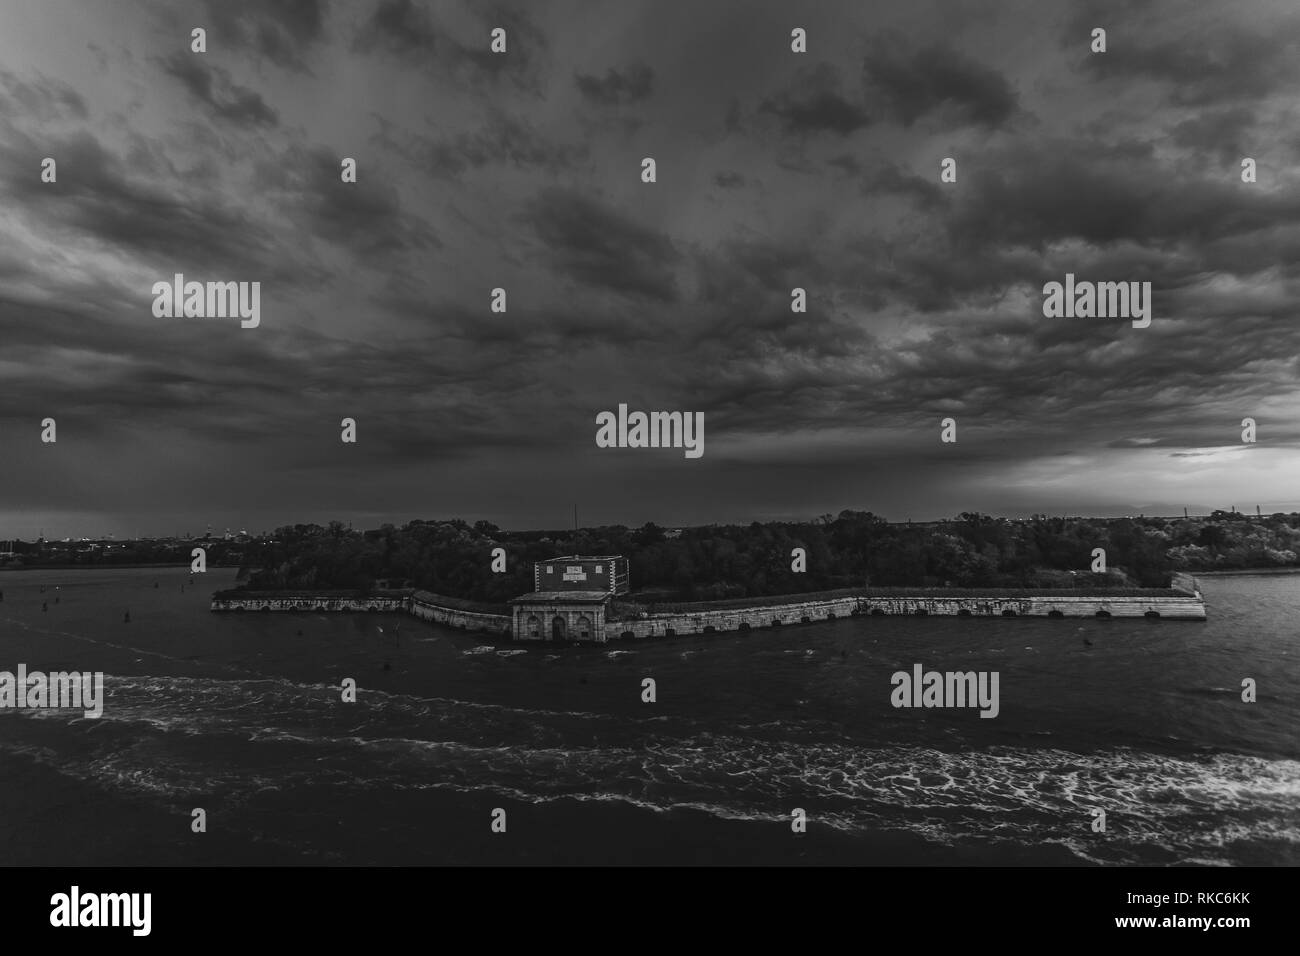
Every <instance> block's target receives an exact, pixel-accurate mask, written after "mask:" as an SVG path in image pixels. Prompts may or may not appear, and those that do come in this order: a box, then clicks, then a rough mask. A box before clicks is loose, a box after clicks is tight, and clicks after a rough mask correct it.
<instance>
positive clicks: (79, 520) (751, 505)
mask: <svg viewBox="0 0 1300 956" xmlns="http://www.w3.org/2000/svg"><path fill="white" fill-rule="evenodd" d="M3 19H4V23H3V29H0V229H2V233H0V234H2V235H3V241H0V385H2V386H3V396H4V397H3V401H0V448H3V450H4V452H3V455H0V461H2V464H0V535H3V536H20V537H34V536H35V534H36V533H37V531H38V529H41V528H43V529H44V530H45V533H46V535H47V536H48V537H63V536H65V535H74V536H80V535H99V534H104V533H114V534H118V535H123V534H133V533H140V534H170V533H174V532H185V531H190V532H194V533H201V532H202V531H203V529H204V526H205V525H207V524H209V523H210V524H212V525H213V526H214V527H215V528H217V529H218V530H220V529H223V528H225V527H228V526H229V527H233V528H238V527H247V528H248V529H249V530H250V531H256V530H262V529H264V528H272V527H275V526H277V525H279V524H285V523H293V522H297V521H313V520H315V521H326V520H329V519H331V518H340V519H343V520H351V521H353V522H355V523H357V524H358V525H359V526H364V527H372V526H375V525H377V524H379V523H380V522H383V521H393V522H395V523H401V522H404V521H406V520H409V519H411V518H434V517H463V518H466V519H467V520H471V521H473V520H477V519H479V518H486V519H489V520H491V521H494V522H496V523H498V524H500V525H502V526H504V527H512V528H536V527H564V526H567V525H568V524H569V523H570V522H571V520H572V507H573V504H574V503H575V502H577V503H578V504H579V509H580V514H579V517H580V520H581V523H583V524H605V523H622V524H629V525H636V524H640V523H642V522H644V521H647V520H653V521H656V522H658V523H660V524H663V525H669V526H674V525H684V524H700V523H708V522H713V521H719V522H730V521H739V522H748V521H751V520H772V519H781V518H803V517H811V516H815V515H818V514H822V513H826V512H830V513H836V512H838V511H840V510H841V509H844V508H853V509H863V510H872V511H875V512H877V513H878V514H883V515H885V516H887V517H889V518H891V519H893V520H902V519H905V518H912V519H916V520H924V519H930V518H938V517H945V516H949V515H953V514H956V513H959V512H961V511H970V510H978V511H985V512H992V513H999V514H1008V515H1022V514H1030V513H1034V512H1047V513H1050V514H1116V513H1121V514H1122V513H1126V512H1130V511H1134V512H1136V511H1145V512H1146V513H1148V514H1152V513H1164V514H1174V513H1181V510H1182V507H1183V506H1185V505H1186V506H1189V507H1191V508H1192V509H1193V510H1194V511H1202V512H1203V511H1204V510H1205V509H1208V508H1219V507H1221V508H1228V507H1230V506H1233V505H1235V506H1236V507H1238V508H1240V509H1243V510H1250V511H1253V510H1254V507H1255V505H1256V504H1261V505H1263V507H1264V509H1265V511H1270V510H1282V509H1285V510H1289V509H1292V508H1296V507H1300V451H1298V449H1300V402H1297V373H1300V323H1298V322H1297V319H1298V318H1300V316H1298V315H1297V302H1298V301H1300V189H1297V186H1298V185H1300V165H1298V164H1297V158H1296V157H1297V150H1298V149H1300V122H1297V119H1298V118H1300V95H1297V94H1300V56H1298V55H1297V54H1298V53H1300V8H1297V7H1296V5H1295V3H1294V2H1293V0H1276V2H1245V3H1243V2H1238V0H1233V2H1218V0H1188V2H1150V3H1140V2H1138V3H1134V2H1120V0H1114V2H1080V0H1032V2H1030V0H1026V2H1002V3H983V2H981V3H974V2H971V3H966V2H956V0H942V2H926V0H902V2H873V3H870V4H865V3H860V2H843V3H839V2H819V3H815V4H805V3H789V2H785V3H779V2H757V0H736V2H718V0H700V2H697V3H685V2H682V3H677V2H672V3H666V2H662V0H655V2H650V0H645V2H629V0H617V2H613V0H599V2H597V0H590V2H588V0H580V2H564V3H552V2H521V3H515V4H510V3H478V2H472V3H471V2H461V0H448V2H439V3H423V2H418V0H360V2H351V3H343V2H339V0H333V2H329V0H280V2H271V0H193V2H173V0H168V2H157V3H144V2H129V0H114V2H109V3H86V2H73V0H6V3H5V5H4V16H3ZM498 26H499V27H503V28H504V29H505V30H506V31H507V53H506V54H504V55H496V54H492V53H491V52H490V51H489V34H490V31H491V30H492V28H493V27H498ZM195 27H203V28H205V29H206V31H207V34H208V36H207V52H206V53H202V54H198V53H193V52H191V51H190V33H191V30H192V29H193V28H195ZM795 27H802V28H804V29H806V31H807V36H808V52H807V53H806V54H797V53H794V52H792V51H791V49H790V32H791V30H792V29H793V28H795ZM1094 27H1103V28H1105V29H1106V31H1107V47H1108V49H1107V52H1106V53H1104V54H1093V53H1092V52H1091V51H1090V48H1089V47H1090V42H1091V31H1092V29H1093V28H1094ZM45 157H51V158H54V159H55V160H56V162H57V182H55V183H42V182H41V162H42V159H43V158H45ZM343 157H353V158H355V159H356V160H357V166H358V175H357V182H356V183H354V184H353V183H344V182H342V181H341V178H340V162H341V160H342V158H343ZM644 157H653V158H654V159H655V161H656V164H657V179H658V181H657V182H655V183H653V184H647V183H643V182H642V181H641V161H642V159H643V158H644ZM945 157H952V158H954V159H956V161H957V182H955V183H942V182H940V175H939V174H940V163H941V161H942V160H943V159H944V158H945ZM1243 157H1251V158H1254V159H1255V160H1256V162H1257V168H1258V182H1256V183H1254V184H1247V183H1243V182H1242V180H1241V165H1240V164H1241V160H1242V158H1243ZM178 272H179V273H183V274H184V275H185V277H186V278H187V279H192V280H198V281H244V282H251V281H258V282H260V283H261V324H260V325H259V326H258V327H257V328H255V329H244V328H241V327H240V324H239V322H238V321H237V320H228V319H225V320H223V319H200V318H188V319H187V318H156V317H155V316H154V315H153V311H152V304H153V295H152V291H151V290H152V286H153V284H154V283H155V282H158V281H160V280H170V279H171V277H172V276H173V274H175V273H178ZM1067 272H1068V273H1074V274H1075V275H1076V276H1078V277H1079V278H1080V279H1090V280H1094V281H1126V282H1127V281H1149V282H1151V283H1152V288H1153V292H1154V319H1153V321H1152V323H1151V325H1150V327H1149V328H1145V329H1136V328H1133V327H1132V326H1131V324H1130V323H1129V322H1128V321H1125V320H1122V319H1096V318H1091V319H1089V318H1052V319H1048V318H1045V317H1044V316H1043V310H1042V303H1043V293H1042V287H1043V284H1044V283H1046V282H1050V281H1061V280H1063V278H1064V276H1065V274H1066V273H1067ZM496 287H503V288H505V289H506V290H507V296H508V299H507V303H508V307H507V311H506V312H505V313H494V312H492V311H491V310H490V308H489V306H490V301H491V290H492V289H493V288H496ZM794 287H802V288H805V289H806V290H807V295H808V310H807V312H806V314H794V313H792V312H791V308H790V303H791V298H790V291H791V289H792V288H794ZM619 403H626V404H627V405H628V406H629V407H630V408H631V409H633V410H637V409H640V410H646V411H652V410H664V411H669V410H680V411H690V412H702V413H703V414H704V419H705V431H704V443H705V444H704V449H705V450H704V454H703V456H702V457H701V458H698V459H691V458H687V457H685V456H684V455H683V453H682V451H680V450H675V449H610V448H598V447H597V446H596V442H595V435H596V415H597V414H598V413H599V412H601V411H604V410H615V409H617V407H618V405H619ZM46 417H51V418H54V419H55V420H56V422H57V439H58V440H57V442H56V443H54V444H46V443H42V442H41V420H42V419H44V418H46ZM344 417H351V418H354V419H355V420H356V422H357V435H358V441H357V443H356V444H345V443H343V442H341V441H340V431H341V429H340V420H341V419H343V418H344ZM948 417H951V418H953V419H955V420H956V422H957V438H958V440H957V442H956V443H955V444H945V443H942V442H941V441H940V430H941V429H940V422H941V420H942V419H944V418H948ZM1245 417H1252V418H1254V419H1255V420H1256V421H1257V422H1258V439H1259V440H1258V442H1257V443H1256V444H1253V445H1250V444H1244V443H1243V442H1242V441H1241V420H1242V419H1243V418H1245Z"/></svg>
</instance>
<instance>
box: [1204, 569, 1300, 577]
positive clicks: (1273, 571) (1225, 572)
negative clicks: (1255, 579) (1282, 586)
mask: <svg viewBox="0 0 1300 956" xmlns="http://www.w3.org/2000/svg"><path fill="white" fill-rule="evenodd" d="M1187 573H1188V574H1190V575H1192V577H1197V578H1200V577H1205V578H1208V577H1227V576H1228V575H1231V574H1300V568H1232V569H1225V570H1223V571H1188V572H1187Z"/></svg>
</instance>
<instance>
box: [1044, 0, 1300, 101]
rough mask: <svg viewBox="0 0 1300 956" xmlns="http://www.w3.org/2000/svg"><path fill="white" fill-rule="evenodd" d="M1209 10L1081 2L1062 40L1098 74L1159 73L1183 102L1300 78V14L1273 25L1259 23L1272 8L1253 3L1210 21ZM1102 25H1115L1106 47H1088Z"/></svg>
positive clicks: (1269, 89) (1239, 96)
mask: <svg viewBox="0 0 1300 956" xmlns="http://www.w3.org/2000/svg"><path fill="white" fill-rule="evenodd" d="M1206 13H1207V5H1206V4H1204V3H1176V2H1163V3H1156V4H1146V5H1141V6H1137V7H1134V6H1133V5H1132V4H1128V3H1115V2H1113V0H1109V2H1105V3H1094V4H1091V5H1087V6H1085V7H1082V8H1080V9H1079V12H1078V13H1077V15H1076V16H1075V17H1074V18H1073V19H1072V20H1071V21H1070V24H1069V26H1068V28H1067V29H1066V31H1065V33H1064V34H1063V35H1062V37H1061V43H1062V45H1063V46H1065V47H1066V48H1072V49H1076V50H1079V51H1081V52H1080V54H1079V55H1080V57H1081V61H1080V65H1081V69H1082V70H1083V71H1084V72H1085V73H1086V74H1087V75H1089V76H1091V77H1092V78H1094V79H1097V80H1108V79H1113V80H1119V81H1123V82H1126V83H1129V82H1131V81H1133V80H1137V79H1147V80H1154V81H1156V82H1157V83H1161V84H1164V85H1165V86H1166V90H1165V94H1166V96H1167V97H1168V100H1169V102H1170V103H1173V104H1175V105H1178V106H1198V107H1204V106H1212V105H1218V104H1229V103H1237V102H1243V101H1256V100H1259V99H1263V98H1265V97H1267V96H1268V95H1270V94H1271V93H1273V92H1274V91H1276V90H1277V89H1278V88H1279V87H1280V86H1283V85H1285V84H1288V83H1295V82H1296V81H1297V79H1298V78H1300V57H1297V42H1300V13H1297V12H1296V11H1294V10H1291V11H1287V12H1285V13H1284V14H1283V15H1282V16H1281V17H1278V18H1274V19H1273V21H1272V22H1269V23H1267V24H1266V25H1263V24H1261V23H1259V20H1260V19H1263V18H1264V17H1266V16H1267V13H1266V11H1264V10H1263V9H1262V8H1261V9H1260V10H1259V11H1258V13H1259V16H1257V15H1255V9H1254V8H1252V7H1251V6H1250V5H1243V6H1236V5H1234V7H1233V8H1232V12H1230V13H1228V14H1227V15H1218V16H1213V17H1212V18H1211V19H1208V20H1207V19H1205V15H1206ZM1094 27H1106V28H1107V36H1106V52H1105V53H1096V54H1094V53H1090V52H1086V51H1088V50H1089V47H1088V43H1089V37H1090V34H1091V30H1092V28H1094Z"/></svg>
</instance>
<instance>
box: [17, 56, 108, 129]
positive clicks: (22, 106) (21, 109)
mask: <svg viewBox="0 0 1300 956" xmlns="http://www.w3.org/2000/svg"><path fill="white" fill-rule="evenodd" d="M0 91H3V92H2V93H0V115H4V116H10V117H13V116H26V117H28V118H29V119H34V120H38V121H40V122H42V123H48V122H50V121H51V120H58V119H69V118H71V119H85V118H86V116H87V115H88V114H87V112H86V101H85V100H84V99H83V98H82V96H81V94H80V93H78V92H77V91H76V90H74V89H73V88H72V87H70V86H68V85H67V84H66V83H61V82H59V81H58V80H51V79H49V78H47V77H44V76H41V75H39V74H38V75H37V76H36V77H34V78H33V79H32V81H31V82H30V83H27V82H24V81H23V80H21V79H19V78H18V77H17V76H15V75H14V74H13V73H10V72H9V71H8V70H4V69H0Z"/></svg>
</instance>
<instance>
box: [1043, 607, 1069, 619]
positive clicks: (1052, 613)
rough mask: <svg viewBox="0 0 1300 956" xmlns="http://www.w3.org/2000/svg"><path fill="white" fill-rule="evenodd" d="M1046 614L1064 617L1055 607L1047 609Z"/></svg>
mask: <svg viewBox="0 0 1300 956" xmlns="http://www.w3.org/2000/svg"><path fill="white" fill-rule="evenodd" d="M1047 616H1048V617H1065V615H1064V614H1062V613H1061V612H1060V611H1058V610H1057V609H1056V608H1052V609H1051V610H1050V611H1048V612H1047Z"/></svg>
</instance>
